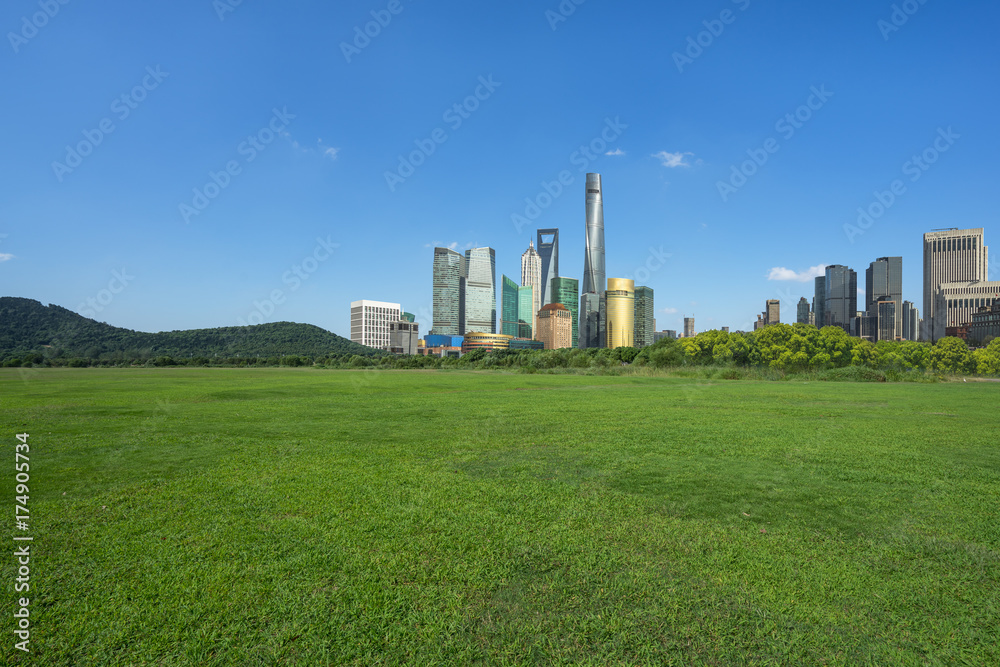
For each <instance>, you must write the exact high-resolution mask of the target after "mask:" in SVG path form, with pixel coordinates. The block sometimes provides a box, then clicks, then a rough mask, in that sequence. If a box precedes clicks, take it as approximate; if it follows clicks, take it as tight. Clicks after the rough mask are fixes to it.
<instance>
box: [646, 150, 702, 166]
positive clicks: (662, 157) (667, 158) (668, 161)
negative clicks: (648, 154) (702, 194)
mask: <svg viewBox="0 0 1000 667" xmlns="http://www.w3.org/2000/svg"><path fill="white" fill-rule="evenodd" d="M685 155H691V156H693V155H694V153H670V152H667V151H660V152H659V153H653V157H655V158H656V159H657V160H659V161H660V163H661V164H662V165H663V166H664V167H668V168H670V169H673V168H674V167H690V166H691V163H690V162H685V161H684V156H685Z"/></svg>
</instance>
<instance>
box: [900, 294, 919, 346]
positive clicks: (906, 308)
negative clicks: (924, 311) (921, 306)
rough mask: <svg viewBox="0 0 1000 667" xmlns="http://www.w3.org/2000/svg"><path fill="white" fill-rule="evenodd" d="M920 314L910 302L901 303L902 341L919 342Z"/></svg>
mask: <svg viewBox="0 0 1000 667" xmlns="http://www.w3.org/2000/svg"><path fill="white" fill-rule="evenodd" d="M919 323H920V312H919V311H918V310H917V309H916V308H914V307H913V302H912V301H904V302H903V332H902V336H903V340H920V329H919V328H918V324H919Z"/></svg>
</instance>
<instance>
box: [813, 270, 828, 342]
mask: <svg viewBox="0 0 1000 667" xmlns="http://www.w3.org/2000/svg"><path fill="white" fill-rule="evenodd" d="M813 313H814V315H815V317H814V319H815V322H814V324H815V325H816V326H817V327H819V328H820V329H822V328H823V327H825V326H826V324H827V322H826V276H819V277H817V278H816V291H815V293H814V296H813Z"/></svg>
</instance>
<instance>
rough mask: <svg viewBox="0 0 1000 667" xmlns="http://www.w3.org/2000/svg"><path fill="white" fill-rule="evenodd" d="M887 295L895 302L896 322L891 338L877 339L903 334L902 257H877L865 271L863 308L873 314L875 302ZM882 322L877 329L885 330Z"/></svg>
mask: <svg viewBox="0 0 1000 667" xmlns="http://www.w3.org/2000/svg"><path fill="white" fill-rule="evenodd" d="M882 297H889V299H891V300H892V301H893V303H895V304H896V309H895V310H896V324H895V326H894V327H893V329H894V331H893V332H892V338H889V339H883V338H881V335H882V334H881V333H880V334H879V336H880V338H879V340H895V339H896V338H902V336H903V258H902V257H879V258H878V259H876V260H875V261H874V262H872V263H871V264H870V265H869V266H868V270H867V271H865V310H866V311H867V312H869V313H871V314H875V304H876V303H878V302H879V301H880V300H882ZM884 327H885V323H884V322H881V321H880V322H879V331H880V332H887V331H888V330H886V329H885V328H884Z"/></svg>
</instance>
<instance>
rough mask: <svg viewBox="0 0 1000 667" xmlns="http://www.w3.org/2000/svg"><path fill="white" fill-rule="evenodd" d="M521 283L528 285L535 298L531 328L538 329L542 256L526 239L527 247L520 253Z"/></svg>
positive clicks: (540, 305) (540, 304)
mask: <svg viewBox="0 0 1000 667" xmlns="http://www.w3.org/2000/svg"><path fill="white" fill-rule="evenodd" d="M521 285H523V286H525V287H530V288H531V291H532V295H533V296H534V299H535V305H534V308H533V309H532V315H531V329H532V331H536V330H537V329H538V311H539V310H540V309H541V307H542V291H543V288H542V256H541V255H539V254H538V251H536V250H535V246H534V245H533V244H532V243H531V241H530V240H529V241H528V249H527V250H525V251H524V253H523V254H522V255H521Z"/></svg>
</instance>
